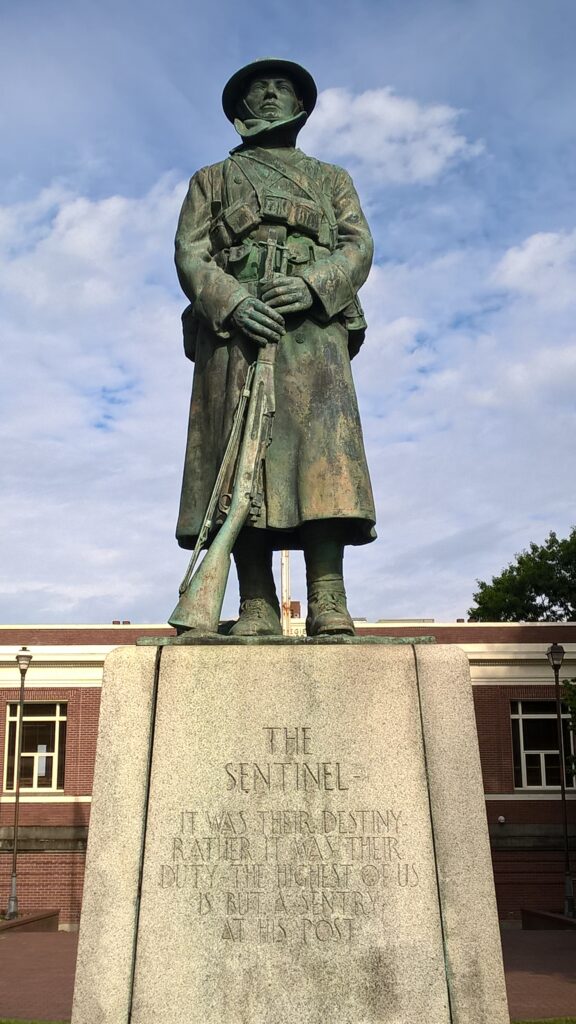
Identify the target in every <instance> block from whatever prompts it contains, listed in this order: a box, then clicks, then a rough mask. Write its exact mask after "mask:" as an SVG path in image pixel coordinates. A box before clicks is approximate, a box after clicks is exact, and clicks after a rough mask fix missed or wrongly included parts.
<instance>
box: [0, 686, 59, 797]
mask: <svg viewBox="0 0 576 1024" xmlns="http://www.w3.org/2000/svg"><path fill="white" fill-rule="evenodd" d="M6 726H7V728H6V756H5V758H4V764H5V765H6V768H5V772H4V789H5V790H6V792H8V793H10V792H12V793H13V792H14V791H15V789H16V755H17V750H18V735H19V731H20V706H19V704H9V705H8V718H7V722H6ZM65 757H66V704H40V703H37V704H35V703H29V704H24V722H23V732H22V757H21V761H20V788H21V789H30V790H40V791H42V792H46V791H47V790H57V789H64V762H65Z"/></svg>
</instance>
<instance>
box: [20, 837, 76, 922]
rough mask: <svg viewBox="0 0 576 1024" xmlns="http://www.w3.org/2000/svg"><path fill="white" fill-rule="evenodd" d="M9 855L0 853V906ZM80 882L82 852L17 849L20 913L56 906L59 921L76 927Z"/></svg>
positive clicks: (54, 907)
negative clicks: (36, 851) (40, 851)
mask: <svg viewBox="0 0 576 1024" xmlns="http://www.w3.org/2000/svg"><path fill="white" fill-rule="evenodd" d="M11 869H12V857H11V856H10V854H8V853H5V854H0V906H1V907H2V908H5V905H6V903H7V900H8V893H9V891H10V872H11ZM83 885H84V854H83V853H21V854H19V855H18V906H19V910H20V913H22V914H28V913H32V912H34V911H42V910H55V909H56V910H60V925H71V926H72V927H76V926H77V925H78V922H79V920H80V908H81V906H82V889H83Z"/></svg>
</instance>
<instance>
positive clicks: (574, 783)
mask: <svg viewBox="0 0 576 1024" xmlns="http://www.w3.org/2000/svg"><path fill="white" fill-rule="evenodd" d="M544 702H545V703H549V704H550V705H551V707H552V709H553V710H552V711H551V712H550V714H549V715H546V714H542V713H541V712H539V713H536V712H535V713H534V714H532V715H531V714H530V713H529V712H528V711H527V710H526V709H527V708H529V707H530V704H532V703H533V701H531V700H529V699H526V698H524V699H521V698H517V699H516V700H513V701H512V702H511V706H510V719H511V721H517V722H518V734H519V742H520V770H521V773H522V785H521V786H517V785H516V782H514V789H515V790H516V791H519V790H521V789H527V790H532V791H533V792H541V791H542V790H543V789H547V790H551V791H553V792H556V793H557V792H559V791H560V785H547V784H546V781H545V780H546V759H545V755H546V754H556V755H557V756H558V759H560V751H559V750H558V748H557V747H554V748H552V749H549V750H528V751H526V750H525V749H524V730H523V728H522V721H523V720H524V719H529V720H530V721H534V720H535V719H540V720H542V719H545V720H548V719H553V720H554V721H555V722H556V721H557V718H556V702H555V701H554V700H553V699H550V698H547V697H540V698H538V703H539V704H542V703H544ZM512 704H517V705H518V711H517V712H516V711H512ZM562 721H563V722H566V721H567V722H569V721H570V713H569V712H568V711H566V712H563V713H562ZM568 737H569V744H570V749H568V750H566V749H565V750H564V753H565V755H566V758H568V757H569V756H572V757H573V756H574V745H575V744H574V733H573V731H572V730H571V729H569V730H568ZM526 754H528V755H529V756H532V757H534V755H536V754H539V755H540V777H541V778H542V779H543V780H544V782H543V783H542V784H541V785H540V786H529V785H528V783H527V781H526V779H527V771H526ZM575 788H576V778H573V779H572V780H570V778H566V791H567V792H568V791H569V790H572V789H575Z"/></svg>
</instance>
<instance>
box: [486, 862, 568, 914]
mask: <svg viewBox="0 0 576 1024" xmlns="http://www.w3.org/2000/svg"><path fill="white" fill-rule="evenodd" d="M492 864H493V867H494V883H495V887H496V901H497V903H498V916H499V918H500V919H501V920H506V919H518V918H519V917H520V908H524V909H525V910H551V911H556V912H558V913H562V907H563V902H564V858H563V855H562V853H561V852H558V853H556V852H550V853H546V852H542V853H529V852H522V851H521V850H514V851H498V850H496V851H493V853H492Z"/></svg>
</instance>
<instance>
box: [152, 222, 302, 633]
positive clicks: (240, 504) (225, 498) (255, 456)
mask: <svg viewBox="0 0 576 1024" xmlns="http://www.w3.org/2000/svg"><path fill="white" fill-rule="evenodd" d="M281 230H282V229H279V230H278V229H271V230H270V233H269V236H268V239H267V241H266V243H265V266H264V273H263V275H262V278H261V280H260V291H262V289H263V287H264V286H265V285H266V284H267V283H269V282H270V281H272V280H273V277H274V273H275V270H276V262H277V255H278V253H279V254H280V272H281V273H285V272H286V253H285V248H284V246H283V245H281V244H280V241H279V235H280V232H281ZM276 350H277V346H276V343H275V342H271V343H269V344H267V345H264V346H262V347H261V348H260V349H259V351H258V357H257V359H256V361H255V362H254V363H252V364H251V366H250V367H249V368H248V373H247V376H246V382H245V385H244V388H243V390H242V392H241V395H240V399H239V402H238V405H237V407H236V411H235V413H234V419H233V422H232V429H231V432H230V437H229V440H228V444H227V446H226V451H225V453H224V458H223V460H222V465H221V466H220V469H219V471H218V476H217V478H216V482H215V484H214V488H213V490H212V494H211V496H210V501H209V503H208V508H207V509H206V513H205V515H204V519H203V520H202V525H201V527H200V532H199V534H198V539H197V541H196V545H195V547H194V551H193V552H192V557H191V559H190V563H189V565H188V568H187V570H186V575H185V576H184V579H183V580H182V583H181V584H180V591H179V592H180V599H179V601H178V604H177V605H176V607H175V609H174V611H173V612H172V614H171V616H170V618H169V619H168V622H169V623H170V625H171V626H175V627H176V630H177V631H178V633H183V632H187V631H188V630H192V631H193V632H194V633H198V634H199V635H201V634H207V633H217V632H218V624H219V621H220V612H221V610H222V603H223V601H224V593H225V590H226V583H227V581H228V573H229V572H230V556H231V554H232V549H233V547H234V544H235V543H236V540H237V538H238V535H239V533H240V530H241V529H242V527H243V526H244V524H245V523H246V521H247V519H248V518H249V517H250V518H251V519H252V520H253V521H255V520H256V519H257V518H258V515H259V514H260V512H261V509H262V503H263V499H264V494H263V483H262V481H263V466H264V459H265V456H266V449H267V447H268V445H269V444H270V441H271V440H272V423H273V418H274V412H275V408H276V403H275V393H274V363H275V360H276ZM234 465H235V466H236V470H235V474H234V483H233V486H232V493H231V495H223V494H222V487H223V484H224V481H225V480H226V479H228V478H229V475H230V472H231V469H232V468H233V467H234ZM218 509H219V511H220V514H221V515H223V516H224V521H223V523H222V525H221V526H220V527H219V529H218V531H217V532H216V533H215V534H214V537H213V539H212V541H211V543H210V546H209V547H208V550H207V552H206V555H205V556H204V559H203V561H202V562H201V564H200V566H199V567H198V568H196V565H197V562H198V559H199V557H200V553H201V551H202V548H203V547H204V545H205V544H206V541H207V540H208V538H209V536H210V533H211V532H212V531H213V529H214V518H215V515H216V513H217V510H218Z"/></svg>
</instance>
